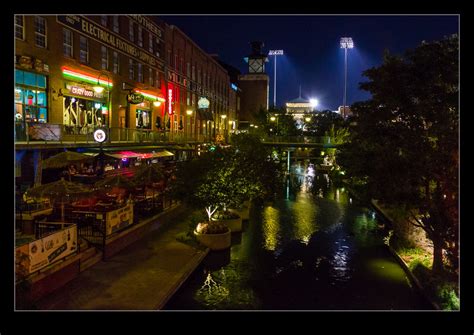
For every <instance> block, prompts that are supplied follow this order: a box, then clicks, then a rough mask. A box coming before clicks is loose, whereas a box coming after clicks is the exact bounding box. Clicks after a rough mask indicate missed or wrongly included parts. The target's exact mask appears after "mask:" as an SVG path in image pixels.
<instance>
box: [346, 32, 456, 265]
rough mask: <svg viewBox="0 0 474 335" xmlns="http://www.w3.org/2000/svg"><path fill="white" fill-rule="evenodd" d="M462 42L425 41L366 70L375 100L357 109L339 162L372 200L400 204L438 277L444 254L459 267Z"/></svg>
mask: <svg viewBox="0 0 474 335" xmlns="http://www.w3.org/2000/svg"><path fill="white" fill-rule="evenodd" d="M458 48H459V42H458V37H457V36H455V35H454V36H451V37H448V38H445V39H443V40H440V41H435V42H432V43H422V44H421V45H420V46H418V47H417V48H415V49H414V50H409V51H407V52H405V54H404V55H403V56H394V55H390V54H389V53H386V54H385V55H384V61H383V64H382V65H381V66H379V67H374V68H371V69H369V70H366V71H365V72H364V75H365V76H366V77H368V78H369V81H368V82H364V83H361V84H360V87H361V88H362V89H364V90H367V91H369V92H370V93H371V94H372V99H371V100H368V101H364V102H359V103H356V104H354V105H353V106H352V110H353V112H354V118H353V122H352V126H351V135H350V139H349V142H348V143H347V144H345V145H344V148H343V150H342V153H341V155H340V156H339V163H340V164H341V165H343V166H344V168H345V169H346V170H347V173H348V176H350V177H352V180H353V181H355V180H358V181H362V182H364V183H365V188H366V190H367V192H368V194H369V195H370V196H371V197H373V198H377V199H379V200H381V201H383V202H384V203H387V204H394V205H398V206H403V207H405V208H407V209H408V210H410V211H411V212H412V213H413V216H414V217H416V218H417V221H416V223H415V224H416V225H417V226H419V227H421V228H423V229H424V230H425V232H426V234H427V236H428V237H429V238H430V239H431V240H432V241H433V271H434V272H442V271H443V270H444V269H445V268H444V264H443V249H444V250H448V255H450V256H451V263H452V266H453V267H454V268H455V269H456V268H457V250H458V248H457V240H458V238H457V237H458V213H457V201H458V152H459V151H458V117H459V115H458V110H459V106H458V80H459V77H458V76H459V73H458V50H459V49H458Z"/></svg>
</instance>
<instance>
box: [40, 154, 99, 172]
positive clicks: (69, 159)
mask: <svg viewBox="0 0 474 335" xmlns="http://www.w3.org/2000/svg"><path fill="white" fill-rule="evenodd" d="M90 159H92V157H91V156H88V155H84V154H81V153H78V152H74V151H63V152H61V153H59V154H57V155H54V156H52V157H49V158H48V159H45V160H44V161H43V168H45V169H48V168H49V169H58V168H63V167H66V166H68V165H71V164H76V163H80V162H84V161H87V160H90Z"/></svg>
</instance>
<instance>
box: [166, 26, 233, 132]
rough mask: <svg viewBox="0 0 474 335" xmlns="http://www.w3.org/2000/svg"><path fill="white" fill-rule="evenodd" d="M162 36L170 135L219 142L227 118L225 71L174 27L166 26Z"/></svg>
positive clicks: (227, 95) (228, 82)
mask: <svg viewBox="0 0 474 335" xmlns="http://www.w3.org/2000/svg"><path fill="white" fill-rule="evenodd" d="M165 35H166V38H165V40H166V47H165V52H166V92H167V97H166V99H167V107H166V108H167V116H166V118H167V121H166V123H167V124H168V123H169V124H170V126H171V131H172V133H173V134H179V133H180V132H181V133H183V134H185V135H186V134H187V135H192V136H194V137H195V138H197V139H199V140H218V141H222V138H223V137H224V136H225V131H226V129H227V128H226V122H227V120H228V119H229V94H230V81H229V80H230V79H229V75H228V73H227V71H226V70H225V69H224V68H223V67H222V66H221V65H220V64H219V63H218V62H217V61H216V60H215V59H213V57H212V56H210V55H209V54H207V53H206V52H205V51H203V50H202V49H201V48H200V47H199V46H198V45H197V44H196V43H194V41H192V40H191V39H190V38H189V37H188V36H187V35H186V34H185V33H184V32H182V31H181V30H180V29H179V28H178V27H176V26H173V25H166V28H165ZM219 135H220V136H219Z"/></svg>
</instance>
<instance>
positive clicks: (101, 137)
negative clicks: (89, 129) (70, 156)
mask: <svg viewBox="0 0 474 335" xmlns="http://www.w3.org/2000/svg"><path fill="white" fill-rule="evenodd" d="M106 139H107V135H106V134H105V131H104V130H103V129H96V130H95V131H94V141H96V142H98V143H102V142H104V141H105V140H106Z"/></svg>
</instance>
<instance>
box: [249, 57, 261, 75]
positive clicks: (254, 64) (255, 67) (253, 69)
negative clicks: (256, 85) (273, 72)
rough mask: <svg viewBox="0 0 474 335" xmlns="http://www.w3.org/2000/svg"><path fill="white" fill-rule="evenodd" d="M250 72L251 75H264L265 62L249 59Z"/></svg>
mask: <svg viewBox="0 0 474 335" xmlns="http://www.w3.org/2000/svg"><path fill="white" fill-rule="evenodd" d="M249 72H250V73H263V72H264V70H263V60H262V59H249Z"/></svg>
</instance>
